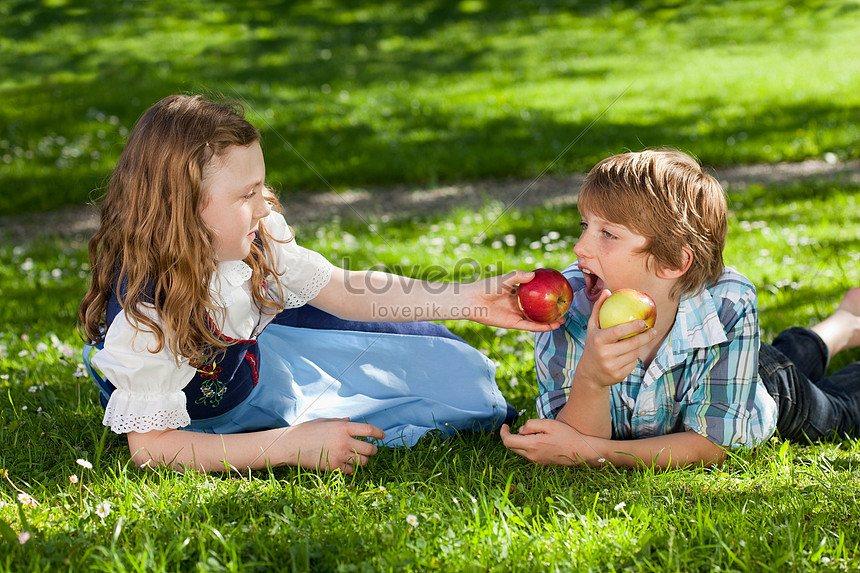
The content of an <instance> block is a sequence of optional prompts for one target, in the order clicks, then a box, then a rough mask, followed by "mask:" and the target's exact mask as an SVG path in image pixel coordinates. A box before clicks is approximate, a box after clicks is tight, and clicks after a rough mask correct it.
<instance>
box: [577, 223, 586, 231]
mask: <svg viewBox="0 0 860 573" xmlns="http://www.w3.org/2000/svg"><path fill="white" fill-rule="evenodd" d="M579 228H580V229H582V230H583V231H584V230H586V229H587V228H588V223H586V222H585V221H580V222H579Z"/></svg>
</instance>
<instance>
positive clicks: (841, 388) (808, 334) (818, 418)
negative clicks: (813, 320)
mask: <svg viewBox="0 0 860 573" xmlns="http://www.w3.org/2000/svg"><path fill="white" fill-rule="evenodd" d="M828 362H829V355H828V351H827V346H826V345H825V344H824V342H823V341H822V340H821V338H820V337H819V336H818V335H817V334H815V333H814V332H813V331H811V330H808V329H806V328H798V327H795V328H790V329H788V330H786V331H784V332H782V333H780V335H779V336H777V337H776V339H775V340H774V341H773V344H766V343H762V344H761V349H760V351H759V369H758V371H759V376H760V377H761V380H762V382H763V383H764V384H765V386H766V387H767V390H768V392H769V393H770V395H771V396H773V399H774V400H775V401H776V405H777V409H778V412H779V416H778V419H777V424H776V429H777V432H779V435H780V437H781V438H783V439H787V440H792V441H796V442H815V441H818V440H822V439H824V440H826V439H830V438H834V437H854V436H858V435H860V431H858V430H860V362H854V363H853V364H849V365H848V366H846V367H845V368H843V369H842V370H840V371H839V372H836V373H835V374H833V375H831V376H827V377H825V373H826V371H827V364H828Z"/></svg>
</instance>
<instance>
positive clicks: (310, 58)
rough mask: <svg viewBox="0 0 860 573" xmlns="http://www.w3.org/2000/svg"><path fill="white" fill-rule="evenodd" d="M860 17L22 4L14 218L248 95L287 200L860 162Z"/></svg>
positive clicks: (11, 2)
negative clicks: (190, 108)
mask: <svg viewBox="0 0 860 573" xmlns="http://www.w3.org/2000/svg"><path fill="white" fill-rule="evenodd" d="M859 8H860V6H858V4H857V2H856V1H844V0H810V1H793V2H764V1H754V0H729V1H726V2H719V3H713V2H699V1H693V2H657V1H653V0H647V1H637V2H631V1H626V0H616V1H594V0H581V1H569V2H560V1H558V2H553V1H550V2H545V1H542V2H514V1H510V0H504V1H501V2H492V3H491V2H485V1H482V0H463V1H453V0H435V1H419V2H403V3H401V2H392V1H388V2H379V3H370V2H361V3H353V2H339V1H337V0H329V1H322V2H287V1H255V2H242V3H238V2H237V3H230V2H224V1H221V2H209V1H205V2H204V1H202V0H187V1H185V2H182V3H178V2H171V1H165V0H155V1H151V2H145V3H138V2H109V1H104V0H102V1H97V0H90V1H88V2H68V1H66V0H51V1H46V2H41V3H35V2H32V1H30V0H7V1H5V2H4V3H3V4H2V6H0V50H2V52H0V53H2V58H0V101H2V102H3V103H2V106H0V189H3V191H4V192H3V193H2V194H0V213H14V212H19V211H21V210H28V211H39V210H43V209H47V208H53V207H56V206H59V205H64V204H77V203H80V202H82V201H84V200H86V198H87V197H88V196H89V195H90V194H91V192H92V191H93V189H95V188H97V187H99V186H100V185H101V184H102V183H103V181H104V178H105V176H106V174H107V173H109V171H110V169H111V167H112V165H113V164H114V163H115V161H116V158H117V156H118V153H119V151H120V150H121V149H122V145H123V142H124V141H125V137H126V135H127V133H128V130H129V129H130V128H131V127H132V126H133V125H134V123H135V121H136V120H137V118H138V117H139V116H140V114H141V113H142V112H143V111H144V109H146V108H147V107H148V106H149V105H151V104H152V103H154V102H155V101H157V100H158V99H160V98H162V97H164V96H166V95H168V94H171V93H176V92H183V93H186V92H199V91H209V90H214V91H220V92H223V93H225V94H227V95H229V96H232V97H237V98H240V99H242V100H244V101H246V102H247V103H248V106H249V108H250V111H251V115H252V117H253V118H254V120H255V123H256V124H257V125H258V126H259V127H260V128H261V129H262V131H263V132H264V136H265V140H266V153H267V158H268V160H269V172H270V176H271V178H272V181H274V182H277V183H278V186H279V187H280V188H282V189H283V190H284V191H285V192H289V191H291V190H296V189H326V188H327V187H328V186H329V185H331V186H334V187H335V188H339V189H341V188H345V187H350V188H353V187H355V186H369V187H373V186H376V185H380V184H389V183H403V182H407V183H414V184H420V185H434V184H437V183H445V182H450V181H458V180H465V179H476V178H485V177H488V176H492V177H500V176H516V177H522V178H531V177H533V176H534V175H536V174H537V173H540V172H542V171H543V170H545V169H548V170H549V171H551V172H559V173H564V172H571V171H586V170H587V169H588V168H590V167H591V165H593V164H594V163H596V161H597V160H599V159H602V158H603V157H605V156H606V155H609V154H612V153H617V152H618V150H620V149H624V148H633V149H637V148H641V147H646V146H658V145H667V144H672V145H675V146H678V147H682V148H684V149H688V150H689V151H691V152H692V153H694V154H696V155H697V156H698V157H700V158H701V159H702V160H703V161H705V162H706V163H708V164H711V165H725V164H731V163H748V162H761V161H764V162H774V161H797V160H801V159H806V158H810V157H823V156H824V155H825V154H832V157H834V158H838V159H850V158H858V157H860V147H858V145H857V142H858V140H860V132H858V129H860V128H858V123H857V117H858V113H860V91H858V90H857V86H858V85H860V43H858V42H857V41H856V38H857V35H858V32H860V23H858V22H860V9H859ZM571 144H573V146H572V147H569V146H570V145H571ZM308 164H310V165H311V166H313V168H314V169H313V170H312V169H309V168H308ZM318 174H321V175H322V177H320V176H318ZM46 190H50V192H46Z"/></svg>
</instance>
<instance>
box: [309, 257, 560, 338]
mask: <svg viewBox="0 0 860 573" xmlns="http://www.w3.org/2000/svg"><path fill="white" fill-rule="evenodd" d="M533 278H534V273H533V272H524V271H513V272H510V273H507V274H505V275H499V276H496V277H491V278H487V279H482V280H479V281H476V282H473V283H437V282H430V281H423V280H418V279H411V278H408V277H403V276H399V275H392V274H389V273H383V272H379V271H346V270H344V269H340V268H335V269H334V270H333V272H332V277H331V281H330V282H329V283H328V284H327V285H326V286H325V287H324V288H323V289H322V290H321V291H320V293H319V294H318V295H317V297H316V298H314V299H313V300H311V301H310V304H312V305H313V306H316V307H317V308H320V309H322V310H324V311H326V312H330V313H331V314H334V315H336V316H339V317H341V318H346V319H349V320H366V321H385V322H413V321H421V320H472V321H475V322H480V323H481V324H488V325H491V326H500V327H502V328H518V329H521V330H533V331H546V330H552V329H554V328H557V327H558V326H560V325H561V322H562V321H561V320H558V321H556V322H554V323H552V324H542V323H538V322H533V321H531V320H528V319H527V318H525V316H524V315H523V313H522V311H521V310H520V309H519V306H518V303H517V285H518V284H520V283H525V282H528V281H530V280H532V279H533Z"/></svg>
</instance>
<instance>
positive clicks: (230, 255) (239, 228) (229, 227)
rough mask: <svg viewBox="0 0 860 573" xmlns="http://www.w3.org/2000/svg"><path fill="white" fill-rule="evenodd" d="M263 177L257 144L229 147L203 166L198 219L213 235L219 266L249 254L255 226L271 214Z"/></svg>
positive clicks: (263, 164)
mask: <svg viewBox="0 0 860 573" xmlns="http://www.w3.org/2000/svg"><path fill="white" fill-rule="evenodd" d="M265 177H266V164H265V162H264V161H263V150H262V148H260V144H259V142H254V143H252V144H251V145H249V146H247V147H241V146H238V145H234V146H232V147H229V148H228V149H227V152H226V153H224V154H222V155H220V156H213V157H212V160H211V161H210V162H209V164H208V165H207V166H206V169H205V171H204V173H203V181H202V206H203V207H202V209H201V210H200V218H201V219H203V222H204V223H206V225H208V226H209V229H210V230H211V231H212V232H213V233H214V234H215V253H216V256H217V258H218V261H219V262H221V261H240V260H242V259H244V258H245V257H247V256H248V253H250V252H251V243H252V242H253V241H254V237H255V236H256V234H257V224H258V223H259V222H260V219H262V218H264V217H266V216H267V215H268V214H269V213H270V212H271V209H270V208H269V204H268V203H266V201H265V199H263V182H264V180H265Z"/></svg>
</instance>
